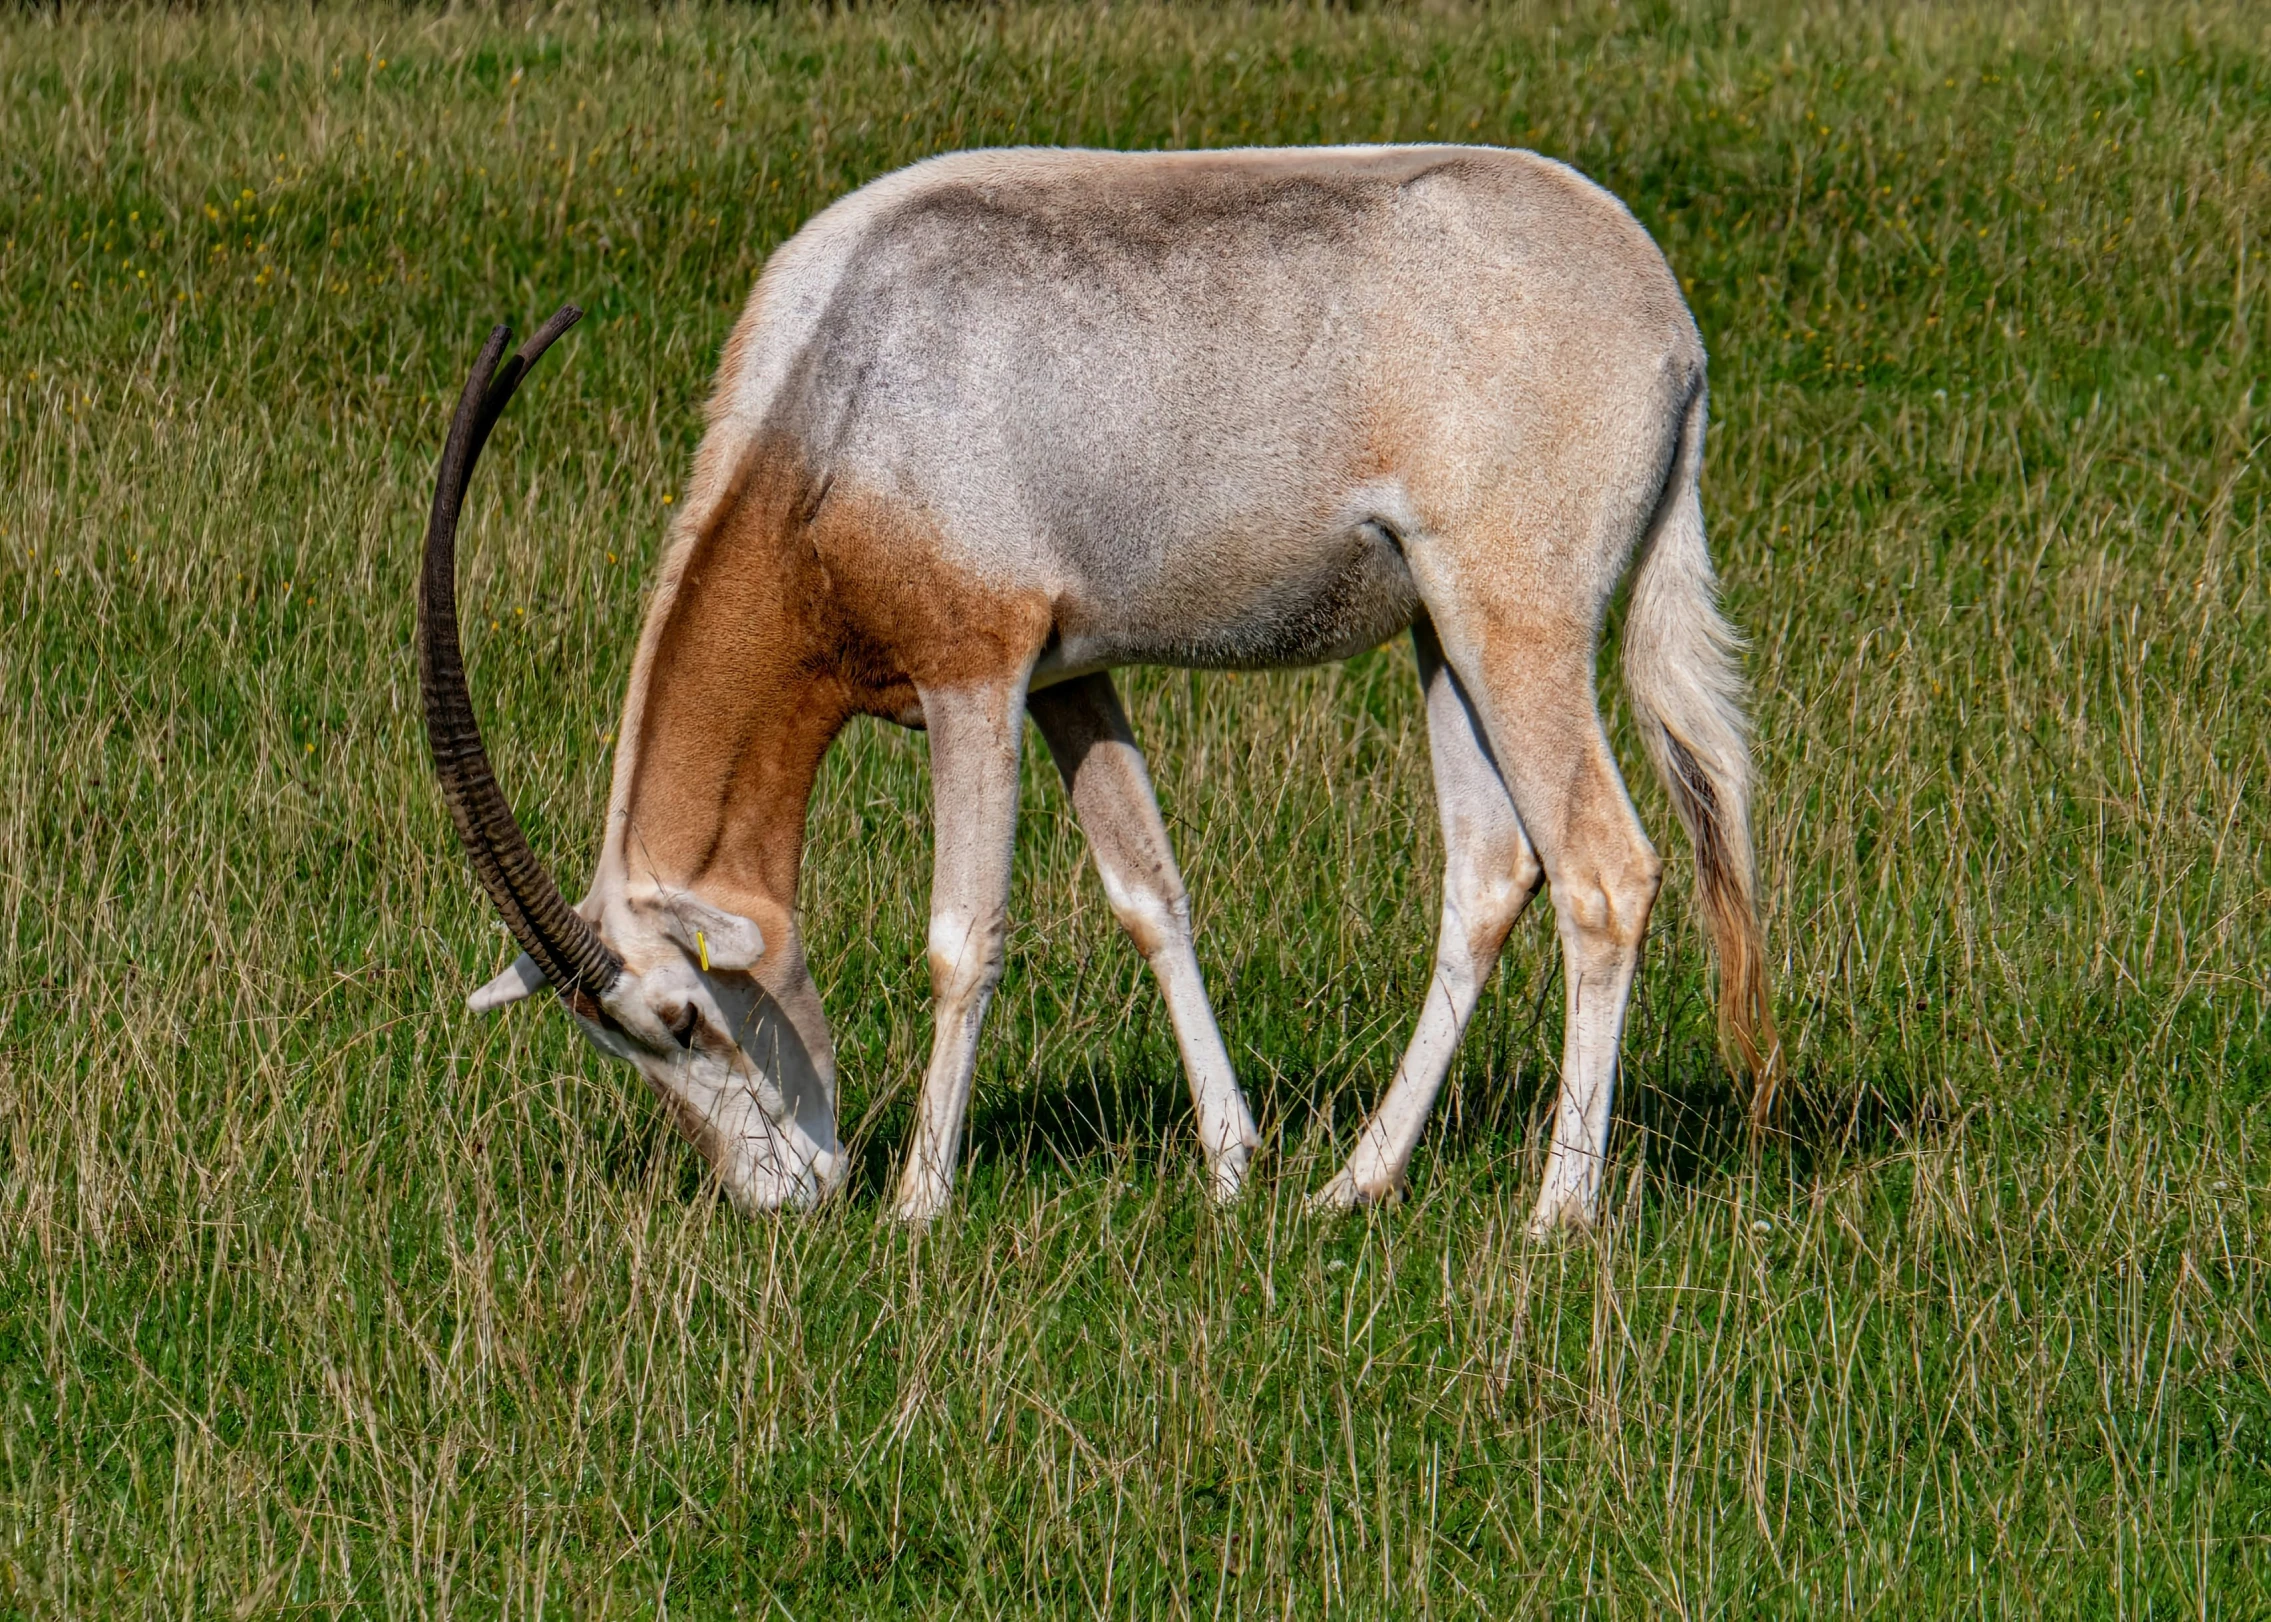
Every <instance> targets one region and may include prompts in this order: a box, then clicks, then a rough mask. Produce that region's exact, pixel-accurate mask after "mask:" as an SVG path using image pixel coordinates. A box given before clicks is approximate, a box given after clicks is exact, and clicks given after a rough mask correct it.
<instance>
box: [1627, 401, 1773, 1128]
mask: <svg viewBox="0 0 2271 1622" xmlns="http://www.w3.org/2000/svg"><path fill="white" fill-rule="evenodd" d="M1705 412H1706V406H1705V391H1704V386H1703V384H1702V383H1701V381H1700V380H1699V381H1698V382H1697V384H1696V387H1695V390H1694V394H1693V397H1692V398H1691V399H1690V400H1689V402H1688V404H1687V408H1686V412H1685V416H1684V420H1683V421H1682V423H1681V425H1680V439H1679V451H1678V454H1677V455H1676V456H1675V458H1674V459H1673V463H1672V468H1671V473H1670V476H1669V477H1668V479H1667V480H1666V482H1665V489H1664V496H1663V501H1662V504H1661V505H1660V507H1659V509H1658V512H1657V515H1656V521H1655V524H1654V526H1653V527H1652V530H1651V532H1650V534H1649V536H1648V537H1647V539H1646V540H1645V541H1644V542H1643V543H1642V544H1643V548H1644V549H1643V551H1642V553H1641V557H1640V562H1639V566H1638V569H1637V571H1636V573H1635V575H1634V578H1633V587H1632V604H1631V608H1630V610H1629V612H1628V613H1627V614H1626V617H1625V627H1624V671H1625V687H1626V691H1627V692H1628V693H1629V694H1630V696H1631V698H1632V702H1633V706H1634V708H1635V709H1637V710H1638V711H1639V712H1640V715H1641V718H1642V720H1643V722H1644V725H1643V727H1642V738H1643V740H1644V742H1645V743H1646V745H1647V749H1648V754H1649V758H1650V759H1651V760H1652V761H1653V762H1654V763H1655V766H1656V770H1657V772H1658V774H1659V775H1660V776H1661V777H1662V778H1663V780H1664V786H1665V788H1666V789H1667V790H1668V791H1669V792H1670V794H1671V798H1672V805H1673V808H1674V809H1675V810H1676V811H1677V812H1678V813H1679V818H1680V823H1681V825H1682V826H1683V827H1685V828H1686V829H1687V833H1688V838H1689V840H1690V841H1691V842H1692V843H1693V845H1694V847H1695V880H1696V902H1697V906H1698V907H1699V909H1700V910H1701V912H1702V915H1703V923H1704V931H1705V933H1706V935H1707V936H1708V937H1709V939H1710V941H1711V947H1712V955H1713V957H1714V958H1715V959H1716V960H1717V962H1718V967H1719V1028H1720V1033H1721V1035H1722V1037H1723V1039H1724V1040H1725V1041H1726V1043H1727V1045H1728V1047H1729V1048H1730V1049H1731V1050H1732V1053H1733V1056H1734V1057H1735V1059H1736V1060H1737V1061H1738V1062H1739V1063H1741V1065H1742V1066H1743V1068H1744V1069H1746V1070H1747V1071H1749V1072H1750V1075H1751V1077H1752V1080H1753V1082H1754V1085H1755V1088H1756V1090H1755V1092H1754V1093H1753V1096H1752V1109H1753V1113H1754V1114H1756V1115H1758V1116H1760V1117H1764V1115H1765V1114H1766V1112H1767V1111H1768V1110H1769V1109H1770V1108H1771V1107H1772V1105H1773V1101H1774V1087H1775V1082H1776V1079H1777V1072H1778V1070H1779V1067H1780V1058H1781V1054H1780V1042H1779V1038H1778V1037H1777V1036H1776V1034H1775V1029H1774V1015H1773V1010H1772V1006H1771V997H1770V993H1769V987H1768V979H1767V971H1766V946H1765V938H1764V932H1763V931H1762V929H1761V927H1760V924H1759V916H1758V866H1757V860H1756V857H1755V856H1754V854H1753V851H1752V847H1751V812H1750V798H1751V758H1750V724H1749V721H1748V719H1747V718H1746V716H1745V713H1744V705H1743V700H1744V696H1745V694H1744V688H1743V678H1742V672H1741V669H1740V667H1739V666H1738V664H1737V663H1736V656H1737V654H1738V653H1739V651H1740V648H1741V642H1740V639H1739V638H1738V637H1737V635H1736V633H1735V630H1734V627H1732V626H1730V625H1729V624H1728V623H1727V622H1726V620H1725V619H1724V618H1722V617H1721V616H1720V613H1719V608H1718V589H1719V588H1718V581H1717V578H1716V577H1715V576H1714V575H1713V573H1712V569H1711V555H1710V553H1709V552H1708V551H1707V550H1706V548H1705V545H1704V536H1703V506H1702V500H1701V494H1700V491H1699V490H1698V479H1699V476H1700V473H1701V470H1702V463H1703V428H1704V418H1705Z"/></svg>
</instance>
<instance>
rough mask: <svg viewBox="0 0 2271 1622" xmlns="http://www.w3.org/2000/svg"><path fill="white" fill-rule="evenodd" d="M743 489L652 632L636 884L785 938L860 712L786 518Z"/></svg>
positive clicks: (697, 543) (635, 810) (627, 843)
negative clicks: (824, 774) (836, 768)
mask: <svg viewBox="0 0 2271 1622" xmlns="http://www.w3.org/2000/svg"><path fill="white" fill-rule="evenodd" d="M771 494H772V492H771V491H769V490H768V489H765V488H752V487H751V483H750V481H746V480H745V481H744V482H743V486H742V488H741V490H739V491H738V492H737V493H736V494H735V495H734V496H733V497H732V498H730V499H729V500H728V501H727V502H726V503H725V504H724V506H723V508H722V510H721V511H720V513H719V515H718V517H717V518H716V519H715V520H714V521H713V522H712V523H710V524H709V525H707V526H706V527H705V529H704V531H703V532H702V533H701V534H699V535H698V536H696V537H695V538H694V539H693V541H692V542H691V544H690V545H689V547H688V550H687V553H686V557H685V560H684V565H683V567H682V569H681V570H680V573H679V578H678V582H677V585H676V588H675V590H673V591H672V592H671V593H670V595H669V598H668V600H667V602H665V603H664V604H662V605H661V606H660V613H661V615H662V618H661V620H660V622H659V623H658V624H657V625H655V626H653V627H650V638H651V653H650V655H649V658H648V663H647V668H646V670H645V672H644V682H643V702H642V704H641V705H640V710H639V713H638V714H637V715H636V716H634V717H630V718H628V719H627V723H626V724H627V731H626V735H625V738H624V742H625V744H626V745H627V746H628V747H631V748H632V749H634V750H635V751H636V752H635V754H634V756H633V765H632V772H631V777H630V782H629V785H628V793H627V795H626V797H625V802H624V811H625V813H626V822H625V826H624V828H623V830H622V838H623V859H624V863H625V865H626V868H627V869H628V871H629V872H630V873H632V874H646V875H650V876H652V877H653V878H654V879H656V880H658V881H660V882H662V883H665V884H670V885H683V886H685V887H687V888H689V889H695V890H698V891H700V892H701V893H702V894H703V895H704V896H705V897H706V898H707V899H709V900H711V901H712V902H714V903H715V904H717V905H720V906H725V907H730V908H732V909H734V910H736V911H741V912H744V913H746V914H747V915H749V916H750V917H753V918H755V919H757V921H758V923H759V925H760V927H762V928H764V929H766V930H767V931H768V932H770V931H772V930H773V929H775V928H781V927H785V926H786V925H787V924H788V922H789V915H790V914H791V913H792V912H793V910H794V908H795V905H796V886H797V873H798V868H799V865H800V863H801V860H802V857H803V851H804V827H805V813H806V808H807V805H808V803H809V801H810V799H811V795H812V784H813V779H814V777H815V776H816V775H817V773H818V771H819V768H820V762H821V760H822V758H823V757H824V756H825V755H826V754H827V752H828V746H829V744H830V743H831V742H832V741H833V740H834V738H835V736H836V733H837V731H838V730H839V729H840V728H841V727H842V726H843V724H844V721H845V719H846V718H847V717H848V716H849V715H850V714H851V713H852V711H853V710H854V708H856V707H857V706H856V704H855V702H854V700H853V698H852V696H851V694H850V693H849V692H848V691H847V688H846V685H845V683H844V681H843V680H842V678H841V676H840V675H839V673H838V671H837V668H836V664H837V661H836V660H835V659H834V658H833V657H832V656H831V650H830V647H829V642H830V638H829V637H828V636H827V635H826V634H825V628H824V626H823V624H822V623H821V618H822V616H823V614H824V613H825V605H824V596H823V592H822V590H821V586H822V583H821V582H820V581H819V580H818V579H816V578H815V577H816V575H817V573H818V571H817V567H816V565H815V564H814V563H813V562H812V560H811V556H810V552H809V549H804V551H803V554H802V556H799V550H798V548H797V547H796V546H795V544H794V540H795V525H794V524H793V521H787V520H788V519H789V514H788V513H786V512H784V511H782V510H781V509H782V508H783V507H784V505H786V504H784V503H782V502H780V501H778V500H776V499H768V497H769V496H770V495H771Z"/></svg>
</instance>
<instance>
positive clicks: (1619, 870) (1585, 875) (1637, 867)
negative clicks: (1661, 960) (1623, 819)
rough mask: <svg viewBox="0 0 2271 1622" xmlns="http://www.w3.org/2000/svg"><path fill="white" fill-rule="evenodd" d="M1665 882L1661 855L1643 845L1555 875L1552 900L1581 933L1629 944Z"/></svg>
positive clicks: (1624, 945)
mask: <svg viewBox="0 0 2271 1622" xmlns="http://www.w3.org/2000/svg"><path fill="white" fill-rule="evenodd" d="M1663 886H1664V861H1663V858H1662V857H1660V856H1658V855H1657V854H1656V852H1655V851H1654V850H1653V849H1650V848H1649V847H1647V846H1645V845H1643V846H1642V847H1641V848H1640V849H1638V850H1636V851H1634V852H1633V853H1632V854H1631V855H1629V856H1627V857H1626V858H1624V860H1622V861H1620V862H1615V863H1604V864H1600V865H1598V866H1590V867H1585V868H1580V869H1577V870H1575V871H1565V872H1563V873H1560V874H1557V875H1555V877H1554V879H1553V905H1554V910H1555V911H1556V912H1558V913H1560V914H1561V915H1562V917H1563V918H1565V919H1566V920H1568V924H1569V926H1570V927H1571V928H1574V929H1575V930H1576V932H1577V933H1578V934H1579V935H1582V936H1584V937H1586V938H1588V939H1591V940H1607V941H1613V942H1614V943H1615V944H1616V945H1617V946H1619V947H1622V948H1633V947H1637V946H1638V945H1639V944H1640V938H1641V936H1643V935H1644V934H1646V933H1647V931H1648V913H1649V910H1650V909H1651V908H1652V907H1654V906H1655V904H1656V892H1657V891H1659V890H1661V889H1662V888H1663Z"/></svg>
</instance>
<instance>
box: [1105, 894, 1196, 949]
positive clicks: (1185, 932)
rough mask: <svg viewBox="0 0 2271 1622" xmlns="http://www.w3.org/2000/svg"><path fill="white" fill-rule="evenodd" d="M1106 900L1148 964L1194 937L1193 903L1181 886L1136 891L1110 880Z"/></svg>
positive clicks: (1113, 914)
mask: <svg viewBox="0 0 2271 1622" xmlns="http://www.w3.org/2000/svg"><path fill="white" fill-rule="evenodd" d="M1104 896H1105V899H1106V900H1108V901H1110V902H1111V904H1112V916H1113V917H1115V918H1117V919H1118V920H1119V921H1120V927H1121V928H1122V929H1124V930H1126V931H1127V934H1128V939H1129V940H1131V941H1133V942H1134V943H1135V949H1136V950H1137V951H1138V952H1140V953H1141V954H1142V955H1143V957H1144V960H1145V961H1146V962H1149V961H1150V960H1151V959H1152V958H1154V957H1157V956H1158V955H1159V953H1160V952H1162V951H1164V950H1165V949H1166V948H1167V947H1168V946H1169V945H1171V944H1173V943H1174V942H1176V941H1179V940H1183V939H1185V938H1187V937H1188V936H1189V935H1190V933H1191V901H1190V897H1189V895H1188V894H1186V893H1185V891H1184V890H1183V887H1182V886H1181V885H1179V884H1177V885H1164V884H1162V885H1153V886H1146V887H1144V888H1141V889H1134V888H1130V887H1129V886H1128V885H1126V884H1124V883H1121V882H1119V881H1118V880H1117V879H1114V878H1107V879H1106V880H1105V883H1104Z"/></svg>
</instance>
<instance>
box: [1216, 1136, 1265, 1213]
mask: <svg viewBox="0 0 2271 1622" xmlns="http://www.w3.org/2000/svg"><path fill="white" fill-rule="evenodd" d="M1253 1157H1254V1151H1253V1149H1252V1148H1251V1147H1249V1146H1248V1145H1246V1144H1243V1143H1240V1144H1235V1145H1233V1146H1232V1147H1230V1148H1228V1149H1225V1150H1224V1151H1223V1152H1222V1153H1221V1154H1219V1155H1217V1156H1215V1158H1214V1164H1213V1166H1212V1168H1211V1169H1210V1171H1209V1175H1208V1177H1207V1191H1208V1192H1209V1193H1211V1194H1212V1195H1213V1196H1214V1203H1215V1204H1217V1205H1223V1206H1229V1205H1236V1204H1237V1203H1238V1201H1239V1200H1240V1198H1242V1197H1243V1196H1244V1194H1245V1192H1246V1167H1247V1163H1248V1162H1249V1161H1251V1160H1252V1159H1253Z"/></svg>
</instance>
